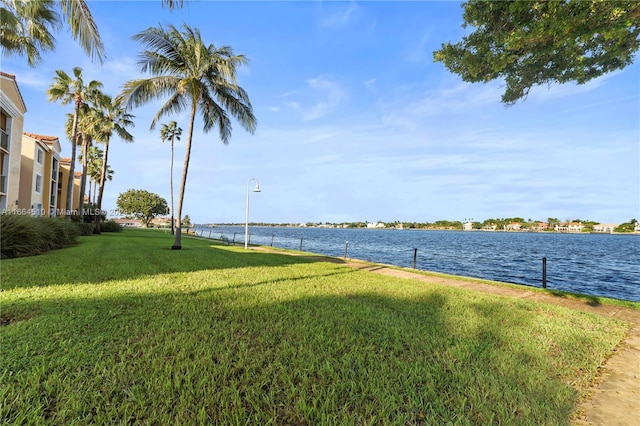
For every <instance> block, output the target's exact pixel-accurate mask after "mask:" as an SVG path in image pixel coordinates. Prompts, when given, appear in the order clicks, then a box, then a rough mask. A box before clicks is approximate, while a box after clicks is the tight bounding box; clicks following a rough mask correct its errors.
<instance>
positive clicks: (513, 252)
mask: <svg viewBox="0 0 640 426" xmlns="http://www.w3.org/2000/svg"><path fill="white" fill-rule="evenodd" d="M196 232H197V233H198V234H199V235H202V236H205V237H208V236H211V238H220V236H221V235H224V236H225V237H227V238H229V239H230V240H233V239H234V238H235V241H236V242H244V227H242V226H235V227H233V226H220V227H215V228H208V227H196ZM249 232H250V238H249V241H250V242H251V243H252V244H260V245H266V246H269V245H273V246H274V247H282V248H287V249H294V250H299V249H300V246H301V240H302V250H303V251H308V252H312V253H318V254H324V255H329V256H336V257H342V256H344V253H345V246H346V245H347V244H346V242H348V248H347V257H351V258H354V259H362V260H368V261H372V262H378V263H386V264H390V265H396V266H402V267H409V268H412V267H413V262H414V249H417V256H416V265H415V266H416V268H417V269H422V270H429V271H436V272H444V273H448V274H454V275H463V276H468V277H476V278H483V279H488V280H494V281H502V282H509V283H515V284H523V285H529V286H536V287H542V258H543V257H546V258H547V288H548V289H557V290H564V291H571V292H576V293H583V294H589V295H594V296H605V297H611V298H616V299H623V300H631V301H636V302H640V236H638V235H611V234H557V233H534V232H532V233H524V232H523V233H520V232H482V231H468V232H464V231H427V230H391V229H338V228H287V227H250V228H249Z"/></svg>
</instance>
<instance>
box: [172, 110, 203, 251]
mask: <svg viewBox="0 0 640 426" xmlns="http://www.w3.org/2000/svg"><path fill="white" fill-rule="evenodd" d="M196 108H197V104H196V103H195V102H194V104H193V106H192V108H191V117H190V118H189V131H188V132H187V144H186V147H185V151H184V164H183V165H182V179H181V180H180V194H179V195H178V214H177V217H176V218H175V223H176V235H175V240H174V242H173V245H172V246H171V249H172V250H181V249H182V223H181V222H182V220H181V218H182V202H183V200H184V189H185V187H186V185H187V172H188V171H189V157H190V156H191V138H192V137H193V124H194V122H195V120H196Z"/></svg>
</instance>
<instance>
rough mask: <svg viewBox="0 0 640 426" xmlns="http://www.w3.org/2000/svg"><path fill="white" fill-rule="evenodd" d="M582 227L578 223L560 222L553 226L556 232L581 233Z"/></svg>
mask: <svg viewBox="0 0 640 426" xmlns="http://www.w3.org/2000/svg"><path fill="white" fill-rule="evenodd" d="M583 228H584V225H583V224H582V223H580V222H560V223H558V224H557V225H556V226H554V228H553V230H554V231H556V232H582V229H583Z"/></svg>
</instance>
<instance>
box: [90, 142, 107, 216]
mask: <svg viewBox="0 0 640 426" xmlns="http://www.w3.org/2000/svg"><path fill="white" fill-rule="evenodd" d="M103 156H104V151H103V150H101V149H100V148H99V147H97V146H91V147H89V149H88V150H87V176H88V177H89V200H90V201H91V202H92V203H93V204H94V205H95V204H96V192H97V190H96V189H97V186H98V184H99V183H100V176H101V175H102V157H103ZM112 179H113V169H112V168H111V166H110V165H108V164H107V176H106V180H112ZM92 186H93V189H92ZM91 194H93V199H92V198H91Z"/></svg>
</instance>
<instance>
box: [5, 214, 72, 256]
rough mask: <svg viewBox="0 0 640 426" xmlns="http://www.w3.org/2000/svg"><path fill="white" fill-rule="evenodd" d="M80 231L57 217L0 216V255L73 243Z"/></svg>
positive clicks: (36, 251)
mask: <svg viewBox="0 0 640 426" xmlns="http://www.w3.org/2000/svg"><path fill="white" fill-rule="evenodd" d="M80 233H81V231H80V228H79V227H78V225H77V224H75V223H71V222H69V221H67V220H64V219H61V218H52V217H32V216H20V215H12V214H1V215H0V258H2V259H9V258H14V257H23V256H34V255H36V254H40V253H43V252H46V251H49V250H54V249H58V248H62V247H66V246H69V245H72V244H75V243H76V241H77V237H78V236H79V235H80Z"/></svg>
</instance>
